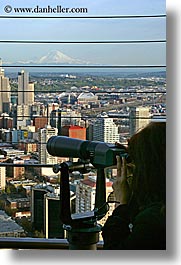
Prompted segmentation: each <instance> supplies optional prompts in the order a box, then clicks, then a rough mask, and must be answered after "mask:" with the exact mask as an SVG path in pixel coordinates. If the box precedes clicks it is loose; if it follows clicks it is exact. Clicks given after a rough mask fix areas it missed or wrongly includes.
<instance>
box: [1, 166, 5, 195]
mask: <svg viewBox="0 0 181 265" xmlns="http://www.w3.org/2000/svg"><path fill="white" fill-rule="evenodd" d="M5 186H6V168H5V167H0V191H1V190H4V189H5Z"/></svg>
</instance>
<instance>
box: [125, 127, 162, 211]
mask: <svg viewBox="0 0 181 265" xmlns="http://www.w3.org/2000/svg"><path fill="white" fill-rule="evenodd" d="M128 152H129V154H130V156H131V158H132V160H133V162H134V164H135V170H134V176H133V193H134V195H135V196H136V199H137V202H138V204H139V205H140V206H144V205H145V204H147V203H151V202H154V201H160V202H162V203H163V204H165V200H166V123H165V122H151V123H150V124H149V125H147V126H146V127H145V128H143V129H142V130H140V131H139V132H138V133H136V134H134V135H133V136H132V137H131V138H130V140H129V144H128Z"/></svg>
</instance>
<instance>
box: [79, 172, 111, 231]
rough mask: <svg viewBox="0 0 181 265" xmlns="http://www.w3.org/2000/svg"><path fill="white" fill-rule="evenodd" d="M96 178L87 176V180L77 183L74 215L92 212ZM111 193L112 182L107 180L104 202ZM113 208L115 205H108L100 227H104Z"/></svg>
mask: <svg viewBox="0 0 181 265" xmlns="http://www.w3.org/2000/svg"><path fill="white" fill-rule="evenodd" d="M96 178H97V177H96V176H95V175H88V176H87V178H84V179H83V180H80V181H79V182H77V185H76V213H83V212H87V211H92V210H94V208H95V196H96ZM112 191H113V189H112V182H111V181H109V179H106V200H107V198H108V196H109V195H110V193H111V192H112ZM114 208H115V204H114V203H110V205H109V210H108V212H107V213H105V216H104V217H103V218H102V219H101V220H100V221H99V223H100V224H101V225H104V223H105V222H106V220H107V218H108V216H109V215H111V214H112V212H113V210H114ZM100 236H101V235H100Z"/></svg>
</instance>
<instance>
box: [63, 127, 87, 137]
mask: <svg viewBox="0 0 181 265" xmlns="http://www.w3.org/2000/svg"><path fill="white" fill-rule="evenodd" d="M61 134H62V135H63V136H68V137H71V138H77V139H81V140H86V128H84V127H80V126H78V125H74V126H73V125H67V126H63V127H62V129H61Z"/></svg>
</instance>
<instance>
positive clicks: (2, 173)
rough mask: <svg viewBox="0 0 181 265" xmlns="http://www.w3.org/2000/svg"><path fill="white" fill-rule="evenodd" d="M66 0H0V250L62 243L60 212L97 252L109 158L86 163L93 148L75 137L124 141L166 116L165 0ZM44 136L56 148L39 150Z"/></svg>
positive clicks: (110, 173) (106, 205) (109, 205)
mask: <svg viewBox="0 0 181 265" xmlns="http://www.w3.org/2000/svg"><path fill="white" fill-rule="evenodd" d="M68 2H69V3H67V1H65V0H62V1H61V3H57V2H56V1H55V0H52V1H51V4H50V3H49V2H48V1H44V3H42V2H41V1H38V0H36V1H35V0H31V1H26V2H23V1H19V2H18V3H17V1H13V0H12V1H11V3H8V4H7V3H6V1H2V3H0V20H1V27H2V30H1V32H0V39H1V40H0V48H1V49H0V244H1V246H2V248H4V243H5V246H8V245H6V244H8V241H9V242H11V243H12V242H14V246H15V248H16V245H15V243H17V242H19V244H20V245H19V246H20V249H21V248H24V247H28V246H30V248H31V247H32V246H33V247H32V248H35V246H36V245H35V244H36V243H37V244H39V243H40V248H41V247H42V245H41V244H42V243H44V244H45V245H46V244H47V245H46V246H45V245H44V247H43V248H48V247H49V246H50V245H51V248H54V246H55V245H53V244H54V243H56V242H60V245H59V246H58V248H60V249H63V248H68V246H67V245H68V244H67V241H68V242H69V238H68V237H69V235H70V234H71V233H69V231H70V229H71V226H70V223H69V221H70V216H68V217H67V216H66V217H65V216H64V214H63V213H65V214H67V213H68V215H69V214H71V218H72V219H71V220H73V221H72V222H73V224H75V227H76V229H77V228H78V231H79V230H80V229H82V228H83V231H85V230H84V229H87V230H86V231H89V229H90V230H91V229H92V227H93V231H96V232H95V233H96V237H97V235H98V238H96V240H97V241H96V242H97V243H98V244H97V247H99V248H100V249H102V248H103V238H102V235H101V227H103V226H104V224H105V222H106V220H107V218H108V217H109V216H110V215H111V214H112V212H113V210H114V209H115V207H116V201H115V199H114V196H113V189H112V184H113V181H114V180H115V177H116V175H117V169H116V162H115V155H114V156H113V160H114V163H113V162H111V164H110V163H109V162H108V163H105V164H104V165H103V164H101V163H103V162H102V160H101V159H102V158H100V161H99V158H98V159H97V161H96V163H93V162H92V161H93V158H94V157H95V152H94V151H95V150H94V148H93V149H90V150H89V157H87V156H86V155H85V152H82V153H81V151H82V150H81V151H80V150H79V143H84V144H85V143H87V142H90V143H92V146H95V145H96V144H98V143H101V144H103V145H102V146H104V147H105V146H106V147H108V150H109V151H110V150H114V148H115V143H117V142H118V143H120V144H121V145H123V146H125V147H127V145H128V141H129V138H130V137H131V136H132V135H133V134H134V133H135V132H137V131H139V130H140V129H141V128H143V127H144V126H146V125H147V124H149V123H150V122H158V121H162V122H166V118H167V114H166V111H167V106H166V93H167V91H166V90H167V89H166V12H165V11H166V6H165V1H164V0H160V1H151V2H150V1H149V0H145V1H141V0H135V1H127V2H125V1H122V0H120V1H117V0H112V1H111V2H110V1H105V0H99V1H88V0H85V1H82V0H77V1H76V4H75V1H72V0H69V1H68ZM169 89H170V88H169ZM54 136H55V137H56V136H57V137H62V138H61V139H62V148H59V147H60V146H58V145H57V146H54V148H58V155H57V152H56V155H54V154H53V155H52V153H51V152H50V151H49V150H48V143H49V141H50V139H52V138H53V137H54ZM56 139H57V138H56ZM59 139H60V138H59ZM64 139H65V142H64ZM67 139H68V140H67ZM71 139H73V141H72V142H71ZM67 141H68V143H69V146H67V144H66V143H67ZM71 143H72V145H71ZM104 144H105V145H104ZM79 151H80V152H79ZM83 151H84V150H83ZM99 151H100V153H101V152H102V149H101V150H99ZM53 153H55V152H53ZM100 164H101V166H100ZM108 164H109V166H107V165H108ZM65 165H66V166H68V167H69V170H68V171H66V172H64V171H63V167H64V166H65ZM99 166H100V167H99ZM61 167H62V168H61ZM67 173H68V176H67V178H65V176H66V174H67ZM65 181H66V185H65V183H64V182H65ZM62 183H64V185H65V186H66V188H67V190H66V192H67V193H66V194H65V190H64V189H63V188H64V185H63V184H62ZM69 208H70V209H69ZM66 218H67V219H66ZM84 218H85V219H84ZM64 220H65V222H64ZM67 220H68V221H67ZM76 229H75V231H77V230H76ZM94 229H95V230H94ZM96 229H97V230H96ZM91 231H92V230H91ZM87 235H88V234H86V236H85V238H84V239H85V241H86V243H88V242H89V239H88V238H87ZM67 239H68V240H67ZM16 240H17V241H16ZM18 240H19V241H18ZM26 240H27V241H26ZM53 240H55V241H53ZM91 240H92V239H91ZM23 242H26V243H27V242H29V243H30V245H28V244H29V243H28V244H25V246H24V245H23V244H24V243H23ZM51 242H54V243H53V244H51ZM65 242H66V243H65ZM33 244H34V245H33ZM64 244H65V245H66V247H65V245H64ZM11 247H12V245H10V248H11Z"/></svg>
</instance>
